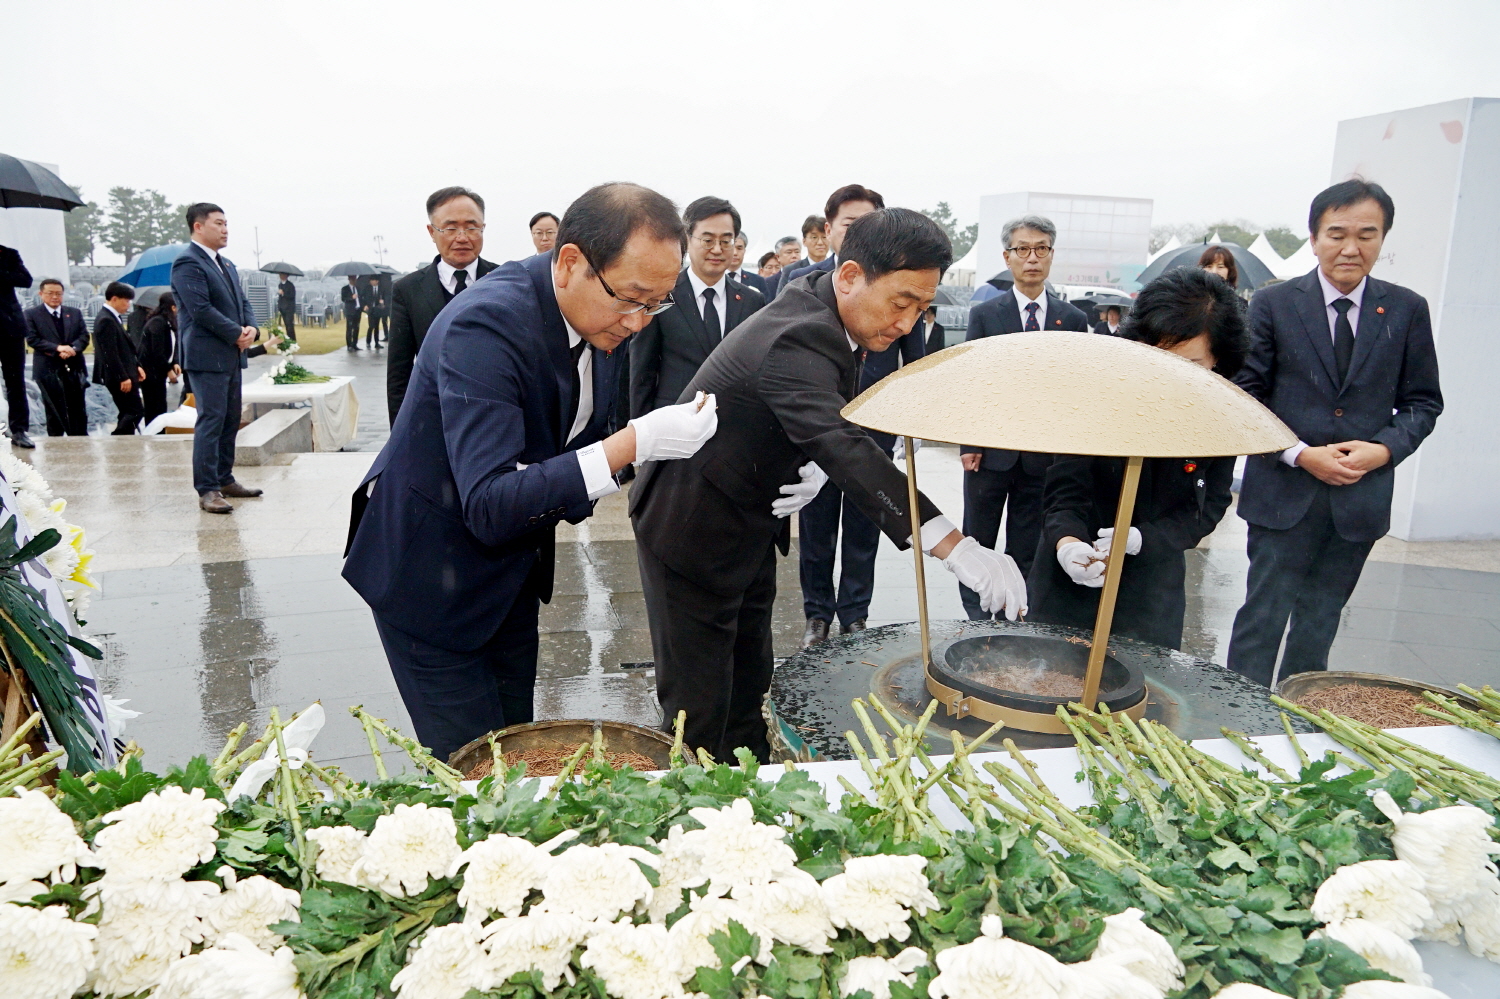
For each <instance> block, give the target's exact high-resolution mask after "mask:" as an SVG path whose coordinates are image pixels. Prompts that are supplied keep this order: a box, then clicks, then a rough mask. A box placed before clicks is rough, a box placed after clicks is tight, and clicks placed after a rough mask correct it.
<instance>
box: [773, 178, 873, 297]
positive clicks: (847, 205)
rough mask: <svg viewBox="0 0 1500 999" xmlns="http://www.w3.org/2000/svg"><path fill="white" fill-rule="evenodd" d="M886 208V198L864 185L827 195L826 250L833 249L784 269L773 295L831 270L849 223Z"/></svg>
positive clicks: (804, 228) (823, 220)
mask: <svg viewBox="0 0 1500 999" xmlns="http://www.w3.org/2000/svg"><path fill="white" fill-rule="evenodd" d="M884 207H885V199H884V198H882V197H881V196H880V194H879V193H878V192H876V191H872V190H870V189H869V188H868V187H865V186H864V185H863V184H845V185H844V186H843V187H841V188H839V189H838V190H837V191H834V192H833V193H832V194H830V195H829V196H828V202H827V204H825V205H824V206H823V218H822V220H821V224H822V226H823V235H824V237H825V238H826V239H827V249H828V250H829V251H830V252H829V253H828V255H827V256H826V257H824V258H823V259H822V260H819V261H816V262H813V261H803V262H801V263H798V264H793V265H792V266H791V267H790V268H784V269H783V270H782V272H781V273H780V274H778V275H777V276H776V281H777V282H778V283H777V285H776V287H774V288H773V289H772V294H773V296H774V295H779V294H781V292H782V291H784V290H786V287H787V285H789V284H791V283H792V282H793V281H795V280H797V279H798V278H799V277H804V276H806V275H808V274H821V273H823V272H824V271H831V270H833V269H834V268H835V267H837V266H838V263H839V247H841V246H843V245H844V234H845V233H847V232H848V231H849V224H850V223H851V222H853V221H854V220H855V219H857V218H861V217H863V216H865V215H868V214H870V213H871V212H873V211H877V210H879V209H881V208H884ZM817 218H818V216H816V215H810V216H808V219H807V221H808V222H812V221H813V220H815V219H817ZM807 237H808V232H807V223H803V233H802V238H803V240H804V241H805V240H806V239H807Z"/></svg>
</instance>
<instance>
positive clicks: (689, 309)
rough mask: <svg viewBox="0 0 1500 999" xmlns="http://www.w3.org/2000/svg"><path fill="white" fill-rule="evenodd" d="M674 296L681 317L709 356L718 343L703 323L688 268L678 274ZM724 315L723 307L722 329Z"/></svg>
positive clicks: (720, 317) (721, 326) (720, 326)
mask: <svg viewBox="0 0 1500 999" xmlns="http://www.w3.org/2000/svg"><path fill="white" fill-rule="evenodd" d="M672 298H673V300H674V301H676V302H677V311H678V312H679V313H681V315H680V317H679V318H681V319H682V321H683V322H685V323H687V327H688V329H690V330H692V331H693V336H694V337H696V338H697V339H698V346H700V347H702V348H703V356H704V357H707V356H708V355H709V354H712V353H713V352H714V348H715V347H717V346H718V344H717V343H714V341H713V338H712V337H710V336H709V335H708V327H707V326H704V325H703V316H702V315H701V314H700V313H699V312H698V299H697V296H696V295H695V294H694V293H693V282H692V279H691V278H689V277H688V272H687V270H686V269H684V270H683V272H682V273H681V274H679V275H677V286H676V287H675V288H673V289H672ZM723 317H724V313H723V310H722V309H721V310H720V312H719V319H720V322H719V328H720V329H721V330H722V329H723V328H724V323H723Z"/></svg>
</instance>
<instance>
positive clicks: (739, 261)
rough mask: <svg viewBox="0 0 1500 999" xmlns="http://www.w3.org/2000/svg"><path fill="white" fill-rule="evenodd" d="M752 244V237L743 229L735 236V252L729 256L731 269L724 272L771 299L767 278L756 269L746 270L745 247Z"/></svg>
mask: <svg viewBox="0 0 1500 999" xmlns="http://www.w3.org/2000/svg"><path fill="white" fill-rule="evenodd" d="M749 245H750V237H749V236H746V235H745V234H744V232H743V231H742V232H741V233H740V234H739V235H738V236H735V237H734V252H733V253H732V254H730V256H729V270H727V271H725V272H724V273H726V274H728V275H729V280H731V281H738V282H739V283H740V284H742V285H745V286H746V287H748V288H754V289H755V290H756V291H758V292H760V294H761V297H762V298H765V299H767V300H769V298H770V296H769V295H767V294H766V279H765V278H763V277H761V276H760V275H759V274H757V273H755V272H754V271H747V270H745V247H747V246H749Z"/></svg>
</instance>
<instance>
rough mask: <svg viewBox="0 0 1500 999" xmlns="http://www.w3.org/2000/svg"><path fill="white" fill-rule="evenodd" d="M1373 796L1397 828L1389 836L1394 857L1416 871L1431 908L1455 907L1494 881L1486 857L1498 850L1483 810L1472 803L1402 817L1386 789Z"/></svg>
mask: <svg viewBox="0 0 1500 999" xmlns="http://www.w3.org/2000/svg"><path fill="white" fill-rule="evenodd" d="M1374 798H1375V806H1376V807H1377V808H1379V809H1380V810H1381V811H1382V812H1384V813H1385V816H1386V818H1388V819H1390V820H1391V823H1392V825H1394V826H1395V827H1396V828H1395V830H1394V831H1393V832H1392V833H1391V846H1392V847H1394V848H1395V850H1396V856H1397V857H1399V858H1401V859H1402V860H1404V861H1406V862H1407V863H1408V864H1411V865H1412V866H1413V867H1415V868H1416V869H1417V870H1418V872H1420V873H1421V875H1422V878H1423V881H1424V882H1425V884H1424V888H1423V890H1424V891H1425V892H1426V894H1427V898H1428V900H1429V901H1430V902H1432V904H1433V905H1434V906H1438V905H1442V904H1445V903H1447V904H1454V903H1457V902H1459V901H1461V900H1462V899H1463V898H1464V897H1465V896H1467V895H1471V894H1473V893H1474V891H1475V890H1476V889H1477V888H1479V887H1480V885H1481V883H1482V882H1483V881H1485V880H1486V879H1491V880H1492V879H1493V878H1494V877H1495V865H1494V864H1493V863H1492V862H1491V861H1490V855H1491V854H1493V853H1496V852H1500V846H1496V845H1495V842H1494V840H1492V839H1490V834H1489V829H1490V825H1491V821H1490V817H1489V815H1488V814H1487V813H1486V812H1484V811H1482V810H1481V809H1478V808H1475V807H1474V806H1473V805H1449V806H1448V807H1446V808H1434V809H1433V810H1432V811H1430V812H1407V813H1404V814H1403V813H1402V811H1401V809H1400V808H1399V807H1398V806H1397V805H1396V802H1395V801H1394V800H1393V799H1392V798H1391V796H1390V795H1389V794H1387V793H1386V792H1385V791H1376V792H1375V796H1374Z"/></svg>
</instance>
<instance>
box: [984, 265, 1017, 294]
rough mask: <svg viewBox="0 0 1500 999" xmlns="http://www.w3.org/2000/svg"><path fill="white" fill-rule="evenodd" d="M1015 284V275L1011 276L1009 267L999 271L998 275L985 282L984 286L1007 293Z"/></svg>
mask: <svg viewBox="0 0 1500 999" xmlns="http://www.w3.org/2000/svg"><path fill="white" fill-rule="evenodd" d="M1015 283H1016V278H1015V275H1013V274H1011V272H1010V268H1009V267H1007V268H1005V270H1003V271H1001V272H1000V273H999V274H996V275H995V276H994V277H992V278H990V279H989V280H988V281H986V282H985V284H989V285H994V286H995V287H996V288H999V289H1000V290H1001V291H1009V290H1010V289H1011V287H1012V286H1014V285H1015Z"/></svg>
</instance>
